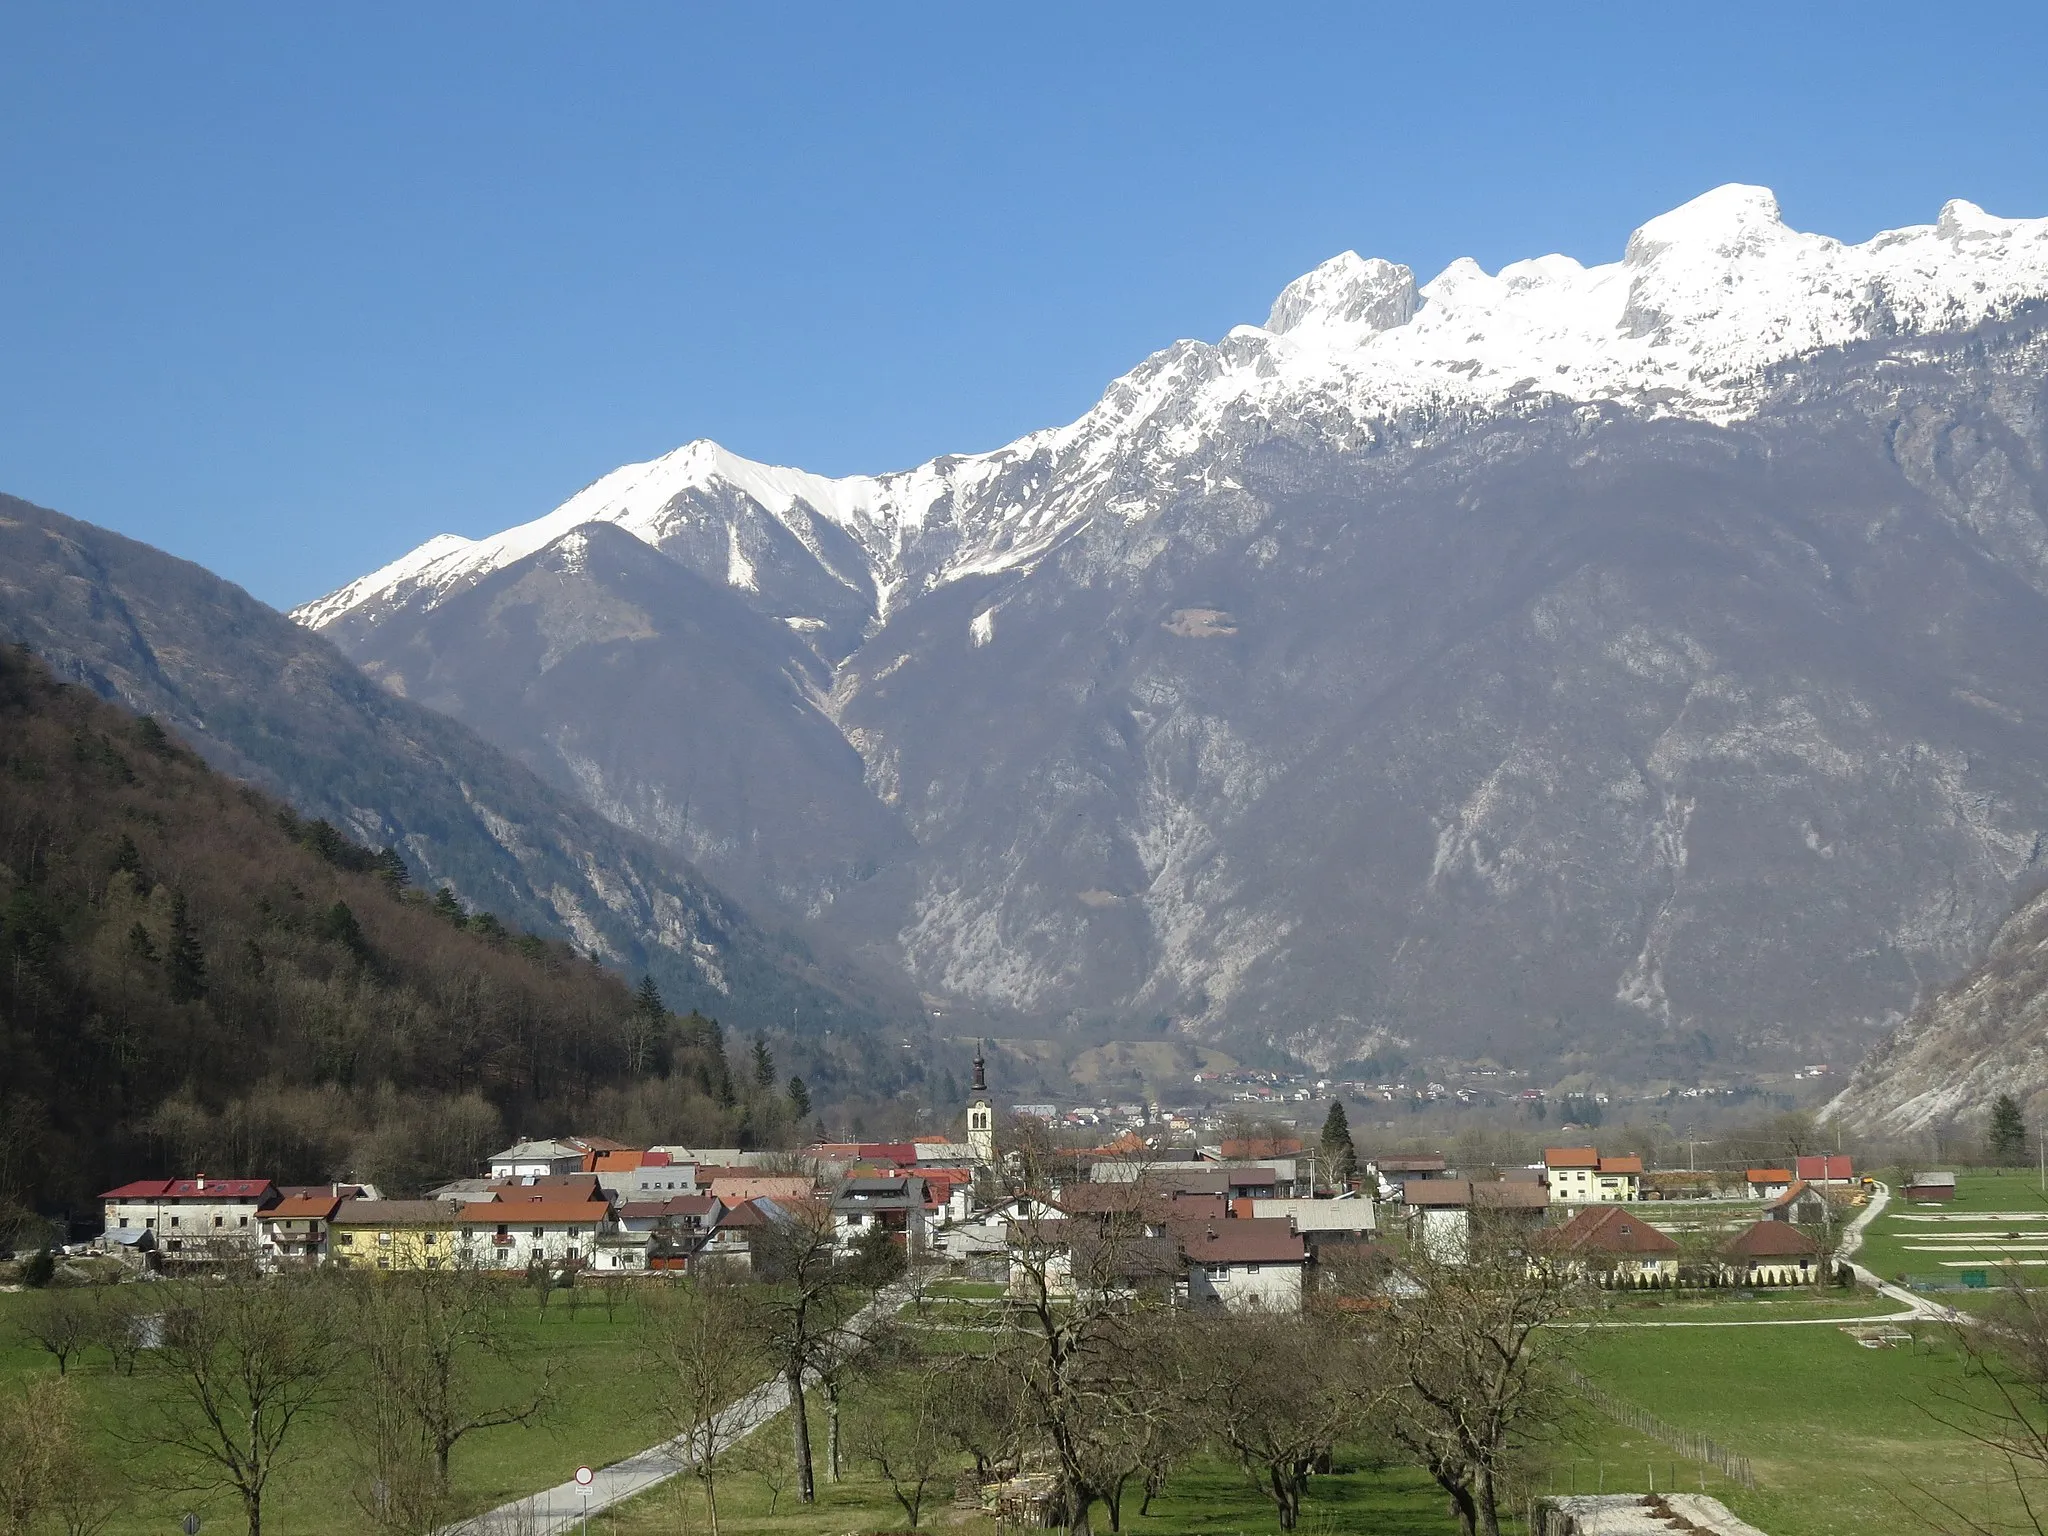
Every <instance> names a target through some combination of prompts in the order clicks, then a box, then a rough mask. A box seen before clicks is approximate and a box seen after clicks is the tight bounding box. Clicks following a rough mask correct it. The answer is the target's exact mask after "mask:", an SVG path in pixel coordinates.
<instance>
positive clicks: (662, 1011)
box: [633, 976, 668, 1020]
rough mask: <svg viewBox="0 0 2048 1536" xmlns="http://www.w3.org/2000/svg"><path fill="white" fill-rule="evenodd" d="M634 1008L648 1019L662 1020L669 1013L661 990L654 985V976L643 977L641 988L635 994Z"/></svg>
mask: <svg viewBox="0 0 2048 1536" xmlns="http://www.w3.org/2000/svg"><path fill="white" fill-rule="evenodd" d="M633 1006H634V1007H635V1008H637V1009H639V1010H640V1012H641V1013H642V1014H644V1015H645V1016H646V1017H647V1018H648V1019H650V1020H655V1019H660V1018H662V1017H663V1016H664V1015H666V1014H667V1012H668V1005H667V1004H666V1003H664V1002H662V1000H661V988H660V987H657V986H656V985H655V984H654V978H653V977H652V976H642V977H641V978H640V986H639V989H638V990H637V991H635V992H634V994H633Z"/></svg>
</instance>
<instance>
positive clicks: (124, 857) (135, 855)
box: [114, 832, 142, 875]
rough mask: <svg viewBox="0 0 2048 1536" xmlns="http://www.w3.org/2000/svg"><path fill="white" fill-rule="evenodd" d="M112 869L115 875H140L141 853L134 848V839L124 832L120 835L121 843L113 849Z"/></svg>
mask: <svg viewBox="0 0 2048 1536" xmlns="http://www.w3.org/2000/svg"><path fill="white" fill-rule="evenodd" d="M114 869H115V872H116V873H123V872H125V873H127V874H131V875H140V874H141V873H142V851H141V850H140V849H139V848H137V847H136V846H135V839H134V838H132V837H130V836H129V835H128V834H127V833H126V832H123V833H122V834H121V842H120V844H119V846H117V847H116V848H115V849H114Z"/></svg>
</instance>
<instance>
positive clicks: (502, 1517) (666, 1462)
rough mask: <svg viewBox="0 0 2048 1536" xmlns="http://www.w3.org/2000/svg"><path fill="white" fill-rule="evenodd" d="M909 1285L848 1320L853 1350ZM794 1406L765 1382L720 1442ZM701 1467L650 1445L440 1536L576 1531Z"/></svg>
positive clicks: (783, 1388)
mask: <svg viewBox="0 0 2048 1536" xmlns="http://www.w3.org/2000/svg"><path fill="white" fill-rule="evenodd" d="M910 1295H911V1290H910V1287H909V1286H908V1285H907V1284H898V1285H893V1286H891V1287H889V1288H888V1289H887V1290H885V1291H883V1292H882V1293H881V1294H880V1295H879V1296H877V1297H876V1298H875V1299H874V1300H873V1301H872V1302H870V1303H869V1304H868V1305H867V1306H865V1307H863V1308H862V1309H861V1310H860V1311H859V1312H857V1313H855V1314H854V1316H853V1318H852V1320H851V1321H850V1322H849V1323H848V1324H847V1332H848V1333H849V1335H851V1337H852V1338H853V1340H854V1341H855V1342H854V1343H853V1344H852V1346H851V1347H852V1348H853V1349H859V1348H861V1347H862V1346H863V1345H864V1344H865V1343H866V1334H867V1331H868V1329H869V1328H870V1327H872V1326H873V1325H874V1324H875V1323H876V1322H879V1321H880V1320H881V1319H883V1318H886V1317H891V1316H894V1315H895V1314H896V1313H897V1312H899V1311H901V1310H902V1309H903V1306H904V1304H905V1303H906V1302H907V1301H909V1300H910ZM788 1406H789V1387H788V1385H787V1384H786V1383H785V1382H783V1381H781V1380H776V1381H771V1382H765V1383H763V1384H762V1385H761V1386H758V1387H756V1388H755V1389H754V1390H753V1391H751V1392H749V1393H748V1394H747V1395H746V1396H745V1397H743V1398H741V1399H740V1400H739V1401H738V1402H736V1403H734V1404H733V1405H732V1406H731V1407H730V1408H728V1409H726V1410H725V1413H724V1414H723V1415H722V1416H721V1418H720V1420H719V1427H720V1430H721V1434H720V1437H719V1438H720V1442H721V1443H722V1444H724V1445H727V1446H730V1445H732V1444H734V1443H735V1442H737V1441H739V1440H741V1439H744V1438H745V1437H746V1436H748V1435H750V1434H752V1433H753V1432H754V1431H755V1430H757V1429H759V1428H760V1427H761V1426H762V1425H763V1424H766V1423H767V1422H768V1421H769V1420H770V1419H772V1418H774V1417H775V1416H776V1415H777V1414H778V1413H780V1412H782V1410H783V1409H785V1408H787V1407H788ZM695 1465H696V1454H695V1452H694V1451H692V1450H691V1449H690V1448H689V1447H688V1446H687V1445H685V1444H684V1443H683V1442H682V1440H681V1438H680V1437H679V1438H678V1439H675V1440H664V1441H663V1442H662V1443H661V1444H660V1445H653V1446H649V1447H648V1448H647V1449H646V1450H644V1451H641V1452H640V1453H639V1454H637V1455H634V1456H628V1457H627V1458H626V1459H625V1460H624V1461H615V1462H613V1463H612V1464H611V1465H610V1466H608V1467H600V1468H597V1469H595V1470H596V1477H595V1479H594V1480H593V1481H592V1483H591V1485H590V1488H589V1490H588V1494H587V1496H586V1493H585V1490H583V1489H581V1488H578V1487H577V1486H576V1484H575V1482H574V1480H573V1479H572V1480H571V1481H569V1482H566V1483H557V1484H556V1485H555V1486H554V1487H552V1488H543V1489H542V1490H541V1491H540V1492H539V1493H536V1494H534V1495H532V1496H531V1497H530V1498H524V1499H515V1500H513V1501H512V1502H511V1503H510V1504H500V1505H499V1506H498V1507H497V1508H496V1509H492V1510H486V1511H485V1512H484V1513H483V1514H480V1515H476V1516H473V1517H472V1518H470V1519H468V1520H464V1521H462V1522H460V1523H459V1524H456V1525H451V1526H448V1527H446V1528H445V1529H444V1530H442V1531H441V1532H440V1533H439V1536H563V1533H566V1532H570V1531H574V1530H575V1529H576V1528H577V1525H578V1523H579V1522H580V1521H581V1520H582V1519H583V1518H584V1516H585V1515H594V1514H597V1513H599V1512H600V1511H602V1510H607V1509H610V1508H611V1507H612V1506H613V1505H614V1504H619V1503H623V1502H624V1501H625V1500H627V1499H630V1498H632V1497H633V1496H634V1495H635V1494H639V1493H645V1492H646V1491H647V1490H648V1489H649V1488H653V1487H656V1486H658V1485H659V1484H662V1483H665V1482H667V1481H668V1480H669V1479H670V1478H672V1477H675V1476H677V1475H678V1474H679V1473H683V1472H687V1471H689V1470H690V1469H691V1468H692V1467H693V1466H695Z"/></svg>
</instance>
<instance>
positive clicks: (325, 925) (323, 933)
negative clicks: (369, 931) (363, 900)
mask: <svg viewBox="0 0 2048 1536" xmlns="http://www.w3.org/2000/svg"><path fill="white" fill-rule="evenodd" d="M320 937H321V938H323V939H327V940H330V941H331V942H333V943H336V944H339V945H340V946H341V947H342V948H343V949H345V950H347V951H348V952H349V953H350V954H352V955H354V956H355V957H356V958H357V959H361V958H362V957H363V956H364V955H366V954H368V953H369V949H370V946H369V944H368V942H367V941H365V939H364V938H363V930H362V927H361V926H360V925H359V924H358V923H357V922H356V915H355V913H353V912H351V911H350V910H349V905H348V903H347V902H345V901H337V902H336V903H335V904H334V905H333V906H331V907H329V908H328V909H327V910H326V911H325V912H323V913H321V914H320Z"/></svg>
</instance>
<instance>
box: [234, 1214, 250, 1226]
mask: <svg viewBox="0 0 2048 1536" xmlns="http://www.w3.org/2000/svg"><path fill="white" fill-rule="evenodd" d="M235 1225H236V1226H238V1227H246V1226H247V1225H249V1218H248V1217H246V1216H238V1217H236V1218H235Z"/></svg>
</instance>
